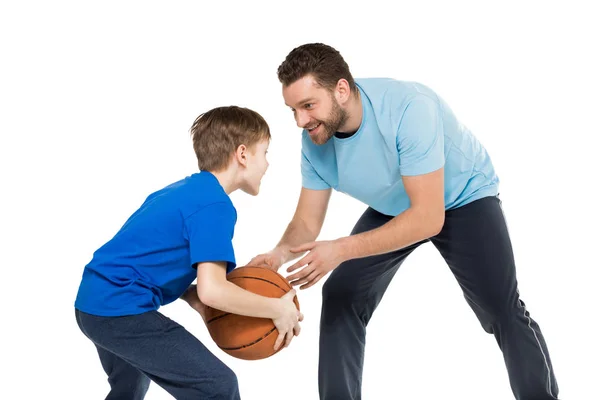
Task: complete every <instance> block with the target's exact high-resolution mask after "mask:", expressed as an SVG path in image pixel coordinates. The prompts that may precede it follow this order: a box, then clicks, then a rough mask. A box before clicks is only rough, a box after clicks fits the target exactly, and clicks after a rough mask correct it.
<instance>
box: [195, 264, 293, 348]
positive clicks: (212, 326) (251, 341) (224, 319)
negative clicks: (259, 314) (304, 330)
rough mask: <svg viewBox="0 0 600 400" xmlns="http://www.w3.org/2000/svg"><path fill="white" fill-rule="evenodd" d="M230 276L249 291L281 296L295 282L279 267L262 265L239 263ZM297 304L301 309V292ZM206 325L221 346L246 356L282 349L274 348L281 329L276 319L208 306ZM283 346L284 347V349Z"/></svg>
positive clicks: (229, 277) (269, 295)
mask: <svg viewBox="0 0 600 400" xmlns="http://www.w3.org/2000/svg"><path fill="white" fill-rule="evenodd" d="M227 280H228V281H230V282H231V283H234V284H235V285H237V286H239V287H241V288H242V289H246V290H248V291H249V292H252V293H256V294H259V295H261V296H265V297H276V298H279V297H281V296H283V295H284V294H286V293H287V292H289V291H290V290H291V289H292V286H291V285H290V284H289V283H288V281H287V280H286V279H285V278H284V277H283V276H281V275H280V274H278V273H277V272H275V271H272V270H269V269H266V268H260V267H248V266H245V267H239V268H236V269H234V270H233V271H231V272H230V273H229V274H227ZM294 303H295V304H296V308H298V310H300V304H299V303H298V298H297V296H296V297H294ZM206 326H207V327H208V332H209V333H210V336H211V337H212V339H213V341H214V342H215V343H216V344H217V346H219V348H220V349H221V350H223V351H224V352H226V353H227V354H229V355H230V356H233V357H235V358H240V359H242V360H260V359H263V358H267V357H270V356H272V355H274V354H275V353H277V352H278V351H279V349H278V350H275V349H274V346H275V341H276V340H277V336H278V335H279V331H278V330H277V328H275V324H273V320H271V319H268V318H255V317H248V316H245V315H238V314H231V313H227V312H224V311H221V310H216V309H214V308H211V307H207V311H206ZM282 347H283V344H282V346H281V347H280V349H281V348H282Z"/></svg>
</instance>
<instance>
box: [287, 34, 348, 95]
mask: <svg viewBox="0 0 600 400" xmlns="http://www.w3.org/2000/svg"><path fill="white" fill-rule="evenodd" d="M306 75H312V76H313V77H314V78H315V80H316V81H317V83H318V84H319V85H321V86H322V87H324V88H326V89H329V90H333V88H335V86H336V85H337V83H338V81H339V80H340V79H342V78H343V79H345V80H347V81H348V83H349V85H350V89H351V90H352V91H353V92H354V91H357V90H358V88H357V87H356V84H355V83H354V78H353V77H352V74H351V73H350V68H349V67H348V64H346V61H344V58H343V57H342V55H341V54H340V53H339V52H338V51H337V50H336V49H334V48H333V47H331V46H328V45H326V44H323V43H308V44H304V45H302V46H299V47H296V48H295V49H293V50H292V51H291V52H290V53H289V54H288V55H287V57H286V58H285V60H284V61H283V62H282V63H281V65H280V66H279V68H278V69H277V77H278V78H279V81H280V82H281V83H282V84H283V85H284V86H289V85H291V84H292V83H294V82H296V81H297V80H298V79H301V78H303V77H305V76H306Z"/></svg>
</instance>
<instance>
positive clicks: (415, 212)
mask: <svg viewBox="0 0 600 400" xmlns="http://www.w3.org/2000/svg"><path fill="white" fill-rule="evenodd" d="M402 180H403V182H404V187H405V190H406V192H407V194H408V196H409V198H410V203H411V205H410V207H409V208H408V209H407V210H406V211H404V212H403V213H401V214H399V215H398V216H396V217H394V218H393V219H392V220H390V221H389V222H387V223H386V224H384V225H382V226H381V227H379V228H376V229H373V230H371V231H367V232H363V233H360V234H357V235H352V236H347V237H343V238H340V239H337V240H334V241H324V242H309V243H305V244H303V245H301V246H298V247H296V248H292V249H291V251H292V252H293V253H304V252H306V251H309V252H310V253H309V254H307V255H305V256H304V257H303V258H302V259H300V260H298V261H297V262H296V263H295V264H294V265H292V266H290V267H289V268H288V269H287V271H288V272H293V271H295V270H297V269H299V268H302V267H304V266H306V267H304V268H302V269H301V270H300V271H298V272H296V273H295V274H293V275H290V276H288V277H287V279H288V280H289V281H290V283H291V284H292V285H294V286H298V285H301V286H300V289H308V288H309V287H311V286H313V285H314V284H315V283H317V282H318V281H319V280H320V279H321V278H323V277H324V276H325V275H326V274H327V273H329V272H330V271H331V270H333V269H334V268H336V267H337V266H338V265H340V264H341V263H342V262H344V261H347V260H351V259H353V258H361V257H367V256H372V255H376V254H383V253H388V252H391V251H394V250H398V249H401V248H403V247H406V246H410V245H411V244H413V243H417V242H420V241H421V240H424V239H427V238H430V237H432V236H435V235H437V234H438V233H439V232H440V230H441V229H442V226H443V225H444V217H445V205H444V170H443V168H441V169H438V170H437V171H434V172H431V173H427V174H423V175H416V176H404V177H403V178H402Z"/></svg>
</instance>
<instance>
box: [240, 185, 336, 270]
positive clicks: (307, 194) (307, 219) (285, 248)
mask: <svg viewBox="0 0 600 400" xmlns="http://www.w3.org/2000/svg"><path fill="white" fill-rule="evenodd" d="M330 198H331V188H329V189H324V190H311V189H306V188H302V190H301V192H300V198H299V199H298V206H297V207H296V212H295V213H294V217H293V218H292V220H291V222H290V223H289V225H288V226H287V229H286V230H285V232H284V234H283V236H282V238H281V240H280V241H279V243H278V244H277V246H275V248H274V249H273V250H271V251H270V252H269V253H266V254H261V255H258V256H256V257H254V258H253V259H252V260H251V261H250V262H249V263H248V265H257V266H262V265H267V266H269V267H270V268H272V269H273V270H278V269H279V268H280V267H281V266H282V265H283V264H285V263H286V262H288V261H291V260H293V259H295V258H297V257H298V256H299V254H295V253H292V252H290V249H291V248H293V247H295V246H298V245H301V244H302V243H306V242H310V241H313V240H315V239H316V238H317V237H318V236H319V233H320V232H321V228H322V227H323V222H324V221H325V215H326V214H327V206H328V205H329V199H330Z"/></svg>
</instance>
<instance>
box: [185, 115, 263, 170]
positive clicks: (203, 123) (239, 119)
mask: <svg viewBox="0 0 600 400" xmlns="http://www.w3.org/2000/svg"><path fill="white" fill-rule="evenodd" d="M190 134H191V136H192V142H193V144H194V152H195V153H196V158H198V168H200V170H204V171H222V170H223V169H225V168H227V165H228V164H229V161H230V160H231V157H232V155H233V154H234V153H235V151H236V150H237V148H238V147H239V146H240V145H242V144H244V145H246V146H247V147H249V148H250V147H252V146H253V145H255V144H257V143H258V142H260V141H262V140H269V139H271V132H270V130H269V125H268V124H267V122H266V121H265V119H264V118H263V117H262V116H261V115H260V114H259V113H257V112H256V111H253V110H250V109H248V108H243V107H237V106H228V107H217V108H214V109H212V110H210V111H207V112H205V113H203V114H201V115H200V116H198V118H196V120H195V121H194V123H193V124H192V127H191V128H190Z"/></svg>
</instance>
